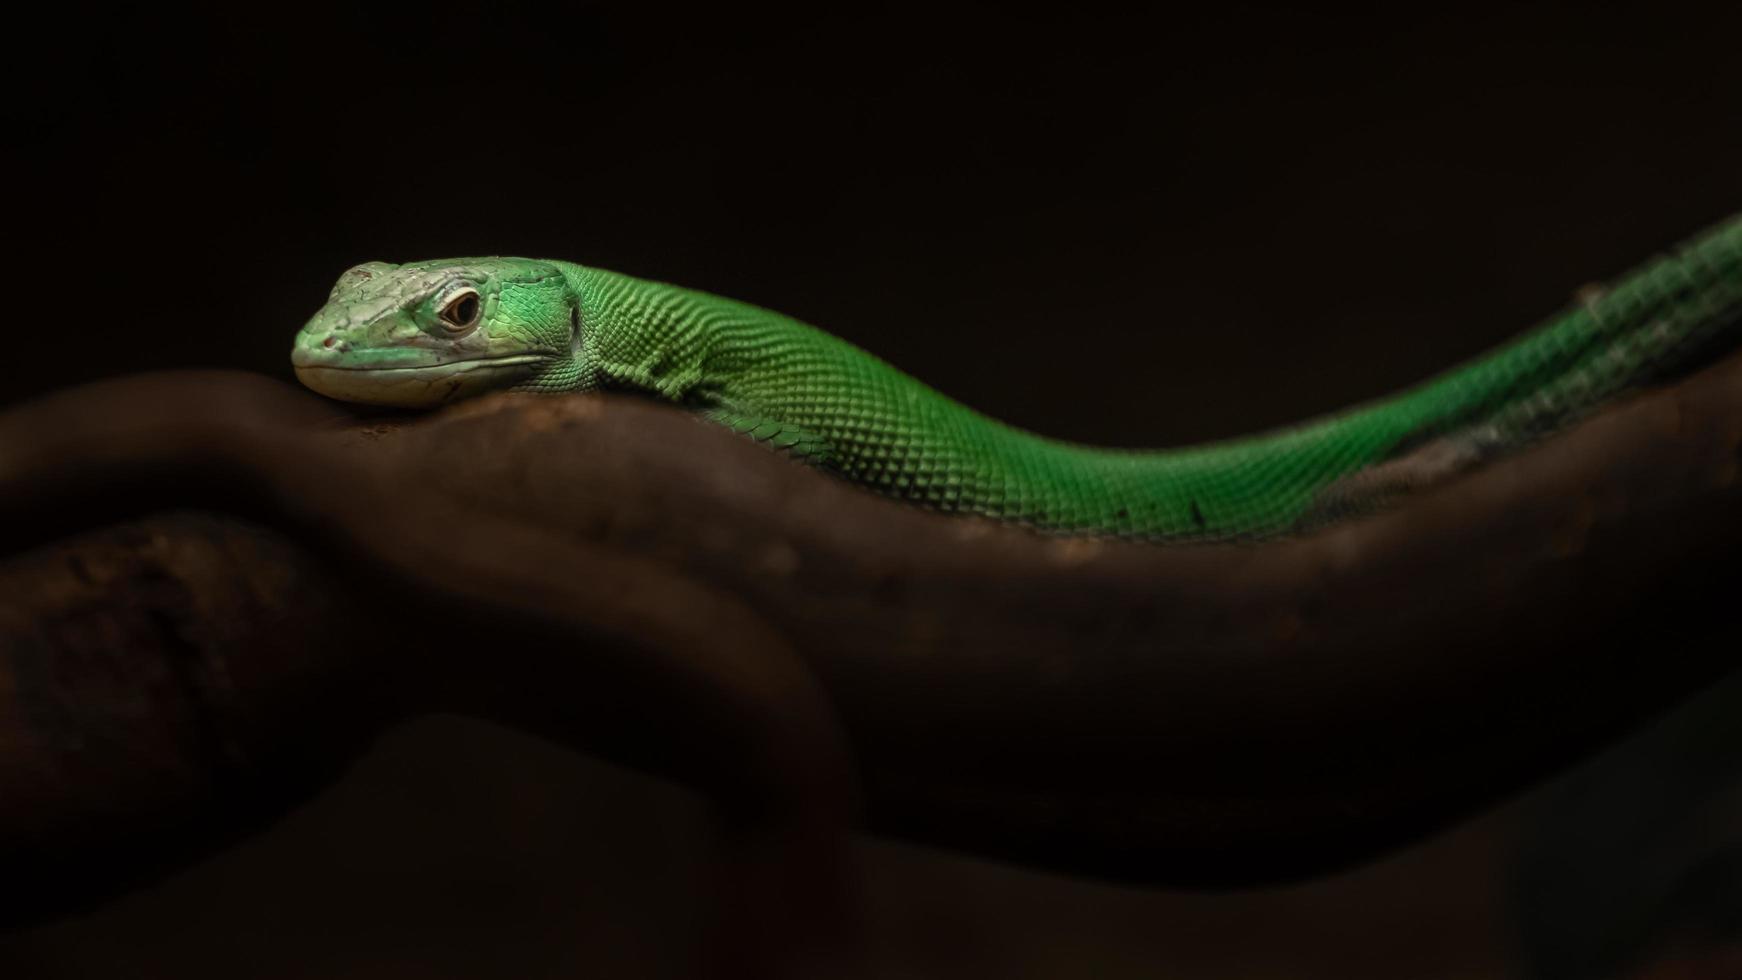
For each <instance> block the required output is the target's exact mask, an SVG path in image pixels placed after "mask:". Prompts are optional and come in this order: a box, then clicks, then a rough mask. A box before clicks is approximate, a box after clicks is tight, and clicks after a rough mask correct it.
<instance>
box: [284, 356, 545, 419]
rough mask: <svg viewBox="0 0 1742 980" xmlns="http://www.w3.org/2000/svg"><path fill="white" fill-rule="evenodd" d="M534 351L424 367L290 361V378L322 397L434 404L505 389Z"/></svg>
mask: <svg viewBox="0 0 1742 980" xmlns="http://www.w3.org/2000/svg"><path fill="white" fill-rule="evenodd" d="M544 360H545V358H544V357H541V356H537V355H524V356H516V357H501V358H493V359H490V360H476V361H453V362H450V363H447V364H437V365H432V366H430V367H417V368H374V369H364V370H356V369H351V368H335V367H312V366H310V367H304V366H302V365H298V366H297V367H296V379H297V380H298V381H301V382H302V383H303V384H304V385H307V386H308V387H309V388H311V389H313V390H314V391H316V392H319V393H320V394H323V395H325V396H327V397H328V398H337V399H338V400H340V401H346V402H359V403H361V404H364V405H392V406H395V407H398V408H434V407H435V406H437V405H445V404H447V403H448V402H451V401H457V400H459V399H461V398H469V397H471V396H473V395H482V394H486V393H488V392H492V391H506V390H508V389H509V388H512V387H513V386H514V385H516V384H519V383H520V382H522V381H525V380H527V379H528V378H531V377H532V376H533V375H535V374H537V373H538V369H539V365H540V364H541V363H542V362H543V361H544Z"/></svg>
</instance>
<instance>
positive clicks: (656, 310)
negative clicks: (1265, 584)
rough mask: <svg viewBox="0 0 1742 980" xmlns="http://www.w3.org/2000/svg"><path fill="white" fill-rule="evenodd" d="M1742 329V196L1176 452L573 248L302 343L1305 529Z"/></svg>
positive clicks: (408, 393)
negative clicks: (1375, 366)
mask: <svg viewBox="0 0 1742 980" xmlns="http://www.w3.org/2000/svg"><path fill="white" fill-rule="evenodd" d="M1738 333H1742V216H1738V217H1735V218H1731V219H1730V220H1729V221H1727V222H1725V223H1724V224H1721V225H1719V226H1717V227H1715V228H1713V229H1710V230H1708V231H1707V232H1705V233H1704V234H1702V235H1700V236H1698V237H1696V238H1694V239H1692V240H1690V241H1688V242H1687V243H1685V244H1683V245H1682V246H1680V247H1679V248H1677V249H1674V250H1673V251H1672V252H1671V253H1670V254H1668V255H1666V256H1662V257H1659V258H1656V259H1654V260H1652V261H1650V262H1648V263H1646V264H1644V265H1643V266H1641V267H1640V268H1638V269H1635V270H1634V271H1633V272H1631V273H1629V274H1627V275H1625V276H1623V277H1621V278H1619V279H1617V280H1616V281H1614V282H1613V283H1612V284H1611V285H1610V286H1609V287H1608V288H1607V289H1602V290H1592V291H1589V292H1587V293H1586V294H1584V296H1583V298H1582V299H1581V301H1580V302H1578V303H1575V304H1574V305H1572V306H1571V307H1569V308H1568V309H1567V310H1565V311H1564V312H1562V313H1561V314H1559V315H1558V316H1555V317H1553V318H1551V319H1550V320H1548V321H1547V322H1546V323H1544V324H1542V325H1541V326H1539V327H1537V328H1536V329H1535V330H1532V331H1530V332H1529V333H1526V334H1524V335H1523V336H1521V337H1519V338H1517V339H1515V340H1513V341H1512V342H1510V343H1508V344H1506V345H1504V346H1501V347H1499V348H1497V349H1495V350H1494V351H1492V352H1490V353H1488V354H1487V355H1485V356H1483V357H1480V358H1477V359H1475V360H1473V361H1471V362H1469V363H1467V364H1465V365H1463V366H1461V367H1458V368H1455V369H1453V370H1451V371H1448V372H1446V373H1445V374H1442V375H1440V376H1439V377H1436V378H1434V379H1431V380H1429V381H1427V382H1424V383H1422V384H1420V385H1417V386H1415V387H1413V388H1411V389H1408V390H1406V391H1403V392H1401V393H1399V394H1397V395H1394V396H1392V397H1389V398H1386V399H1382V400H1379V401H1375V402H1372V403H1370V404H1366V405H1361V406H1356V407H1354V408H1351V409H1348V410H1345V411H1343V412H1340V413H1336V414H1333V415H1330V416H1327V417H1324V418H1321V419H1317V420H1312V421H1309V422H1305V423H1302V424H1299V425H1295V426H1291V427H1288V428H1285V429H1281V430H1279V431H1275V432H1271V433H1266V434H1261V435H1256V436H1250V437H1246V438H1242V439H1236V440H1231V441H1227V442H1221V443H1215V444H1210V445H1203V446H1195V447H1187V448H1182V449H1176V450H1165V451H1147V450H1122V449H1103V448H1096V447H1091V446H1084V445H1078V444H1073V443H1067V442H1062V441H1057V440H1053V439H1047V438H1044V437H1041V436H1037V435H1034V434H1031V433H1028V432H1024V431H1021V430H1018V429H1016V428H1013V427H1011V426H1007V425H1005V424H1003V423H1000V422H998V421H996V420H994V419H991V418H988V417H986V416H984V415H981V414H979V413H977V412H975V411H973V410H971V409H969V408H967V407H965V406H963V405H961V404H959V403H957V402H954V401H952V400H950V399H949V398H947V397H946V396H944V395H942V394H940V393H939V392H937V391H936V390H934V389H932V388H930V387H928V386H926V385H924V384H922V383H920V382H918V381H916V380H914V379H913V378H911V377H909V376H907V375H905V374H903V373H901V372H900V371H898V370H896V369H895V368H894V367H891V366H890V365H888V364H886V363H884V362H883V361H881V360H879V359H877V358H876V357H874V356H872V355H870V354H868V353H866V352H865V351H862V350H860V349H858V348H856V347H854V346H852V345H851V344H848V343H847V342H845V341H843V340H840V339H838V338H836V337H833V336H831V335H829V334H827V333H824V332H823V331H820V330H817V329H816V328H813V327H810V326H807V325H805V324H803V323H800V322H798V321H797V320H793V319H791V318H789V317H785V316H782V315H780V314H778V313H773V312H770V311H767V310H763V309H759V308H757V307H754V306H751V305H748V304H745V303H740V302H736V301H733V300H729V299H724V298H721V297H717V296H711V295H708V294H705V293H701V292H696V291H693V290H688V289H683V288H680V287H677V286H671V285H667V284H664V283H658V282H650V281H646V280H642V279H636V278H632V277H630V276H626V275H622V274H619V273H615V272H608V271H605V270H602V269H595V268H590V267H587V266H581V265H575V264H572V263H567V262H556V261H536V260H529V259H518V258H474V259H444V260H438V261H428V262H415V263H410V264H406V265H391V264H388V263H383V262H371V263H367V264H365V265H360V266H357V267H355V268H353V269H351V270H349V271H347V272H346V273H345V274H344V275H343V276H341V277H340V279H339V281H338V283H337V284H336V285H335V286H334V287H333V291H332V294H331V297H330V298H329V300H328V302H327V304H326V306H324V307H323V308H322V309H321V310H320V311H319V312H317V313H316V314H315V315H314V317H313V318H312V319H310V320H309V322H308V324H307V325H306V326H304V327H303V329H302V330H301V331H300V332H299V333H298V334H297V337H296V341H295V345H294V347H293V348H292V351H291V361H292V363H293V364H294V366H295V368H296V373H297V376H298V377H299V378H300V379H301V380H302V381H303V383H304V384H306V385H308V386H309V387H310V388H313V389H314V390H315V391H318V392H321V393H322V394H325V395H328V396H331V397H334V398H340V399H345V400H348V401H356V402H366V403H371V404H380V405H397V406H409V407H431V406H435V405H440V404H443V403H445V402H448V401H450V400H453V399H457V398H463V397H468V396H472V395H478V394H482V393H485V392H490V391H529V392H548V393H563V392H581V391H595V390H613V389H617V390H623V389H627V390H632V391H637V392H642V393H647V394H651V395H654V396H656V397H658V398H660V399H663V400H666V401H669V402H671V403H674V404H676V405H680V406H683V407H685V408H688V409H691V410H693V411H695V412H697V413H699V414H701V415H703V416H704V417H706V418H708V419H711V420H713V421H715V422H718V423H720V424H721V425H724V426H729V427H730V428H732V429H734V430H736V431H738V432H741V433H744V434H746V435H748V436H750V437H753V438H755V439H758V440H760V441H762V442H764V443H767V444H768V445H770V446H772V447H775V448H777V449H779V450H781V451H783V452H786V453H788V454H790V455H792V456H794V457H797V458H799V459H802V460H804V461H806V462H809V463H812V464H814V465H816V466H819V467H822V468H825V469H827V470H830V471H832V472H834V473H837V474H839V475H840V476H843V477H845V478H846V479H848V480H851V481H853V482H856V483H859V484H861V485H863V486H866V487H869V488H872V489H874V490H877V491H880V492H882V493H885V494H888V495H891V496H894V497H899V498H902V499H905V500H909V501H913V502H916V503H919V504H922V505H925V506H928V507H932V508H936V509H938V510H943V511H951V512H961V513H972V514H979V515H983V516H986V517H990V518H992V519H994V520H998V521H1003V522H1007V523H1012V524H1020V525H1026V526H1029V527H1033V528H1037V529H1041V530H1045V531H1050V532H1055V533H1067V534H1070V533H1077V534H1095V535H1115V536H1120V537H1130V538H1141V539H1150V540H1176V539H1200V540H1201V539H1247V538H1260V537H1269V536H1275V535H1279V534H1285V533H1289V532H1292V531H1299V530H1302V529H1305V528H1308V527H1311V526H1314V525H1316V524H1318V523H1322V522H1323V521H1325V520H1329V519H1333V518H1336V517H1339V516H1342V515H1346V514H1350V513H1355V512H1360V511H1362V510H1366V509H1370V508H1371V507H1373V506H1376V505H1378V504H1379V503H1382V502H1383V501H1384V500H1386V499H1388V498H1389V497H1390V496H1392V495H1394V494H1396V493H1398V492H1401V491H1403V490H1407V489H1409V488H1411V487H1413V486H1417V485H1421V484H1423V483H1427V482H1431V481H1433V480H1434V479H1438V478H1440V477H1443V476H1444V475H1446V474H1448V473H1452V472H1457V471H1459V470H1461V469H1464V468H1467V467H1468V466H1470V465H1473V464H1474V463H1476V462H1479V461H1481V460H1485V459H1489V458H1492V457H1493V456H1495V455H1496V454H1498V453H1502V452H1505V451H1508V450H1510V449H1513V448H1516V447H1518V446H1521V445H1524V444H1526V443H1528V442H1530V441H1532V440H1534V439H1537V438H1539V437H1541V436H1543V435H1545V434H1547V433H1550V432H1553V431H1555V430H1556V429H1558V428H1561V427H1564V426H1565V425H1567V424H1568V423H1569V422H1571V421H1573V420H1576V419H1577V418H1579V417H1581V416H1583V415H1586V414H1588V413H1590V412H1591V411H1592V410H1594V409H1596V408H1598V407H1600V406H1602V405H1604V404H1605V403H1607V402H1610V401H1612V400H1614V399H1615V398H1617V397H1619V396H1621V395H1623V394H1624V393H1626V392H1628V391H1630V390H1633V389H1636V388H1638V387H1640V386H1642V385H1645V384H1649V383H1652V382H1655V381H1661V380H1662V379H1664V378H1666V377H1671V376H1673V375H1674V374H1676V373H1679V372H1685V371H1687V370H1690V369H1692V368H1694V367H1697V366H1699V365H1701V364H1703V363H1705V362H1707V361H1709V360H1710V359H1712V358H1713V357H1714V356H1715V354H1716V353H1717V352H1719V351H1722V350H1724V349H1726V348H1727V347H1728V346H1729V345H1731V344H1732V343H1733V342H1734V341H1735V340H1736V339H1737V335H1738Z"/></svg>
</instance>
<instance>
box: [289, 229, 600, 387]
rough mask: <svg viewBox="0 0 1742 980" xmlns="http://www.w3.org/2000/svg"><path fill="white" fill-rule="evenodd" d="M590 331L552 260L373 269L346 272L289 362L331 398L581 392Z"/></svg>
mask: <svg viewBox="0 0 1742 980" xmlns="http://www.w3.org/2000/svg"><path fill="white" fill-rule="evenodd" d="M579 333H580V306H579V302H578V300H577V297H576V295H575V291H574V289H573V287H572V286H571V285H570V283H569V281H568V280H567V279H566V278H565V277H564V275H563V273H562V271H561V270H559V269H558V268H556V267H555V266H553V265H550V264H548V263H544V262H535V261H531V260H528V259H512V258H484V259H440V260H435V261H430V262H414V263H410V264H406V265H392V264H389V263H386V262H366V263H364V264H362V265H359V266H356V267H354V268H351V269H348V270H346V272H345V274H344V275H342V276H340V277H339V281H338V282H337V283H336V284H334V286H333V291H332V293H331V295H329V296H328V298H327V304H326V305H325V306H323V307H321V309H320V311H319V312H317V313H316V314H315V315H314V316H313V317H312V318H310V320H309V321H308V323H307V324H305V325H304V326H303V328H302V330H301V331H299V332H298V333H297V335H296V342H295V344H294V345H293V346H292V347H291V351H290V362H291V364H292V365H293V366H294V367H295V368H296V376H297V378H298V379H299V380H300V381H302V383H303V384H305V385H307V386H308V387H310V388H312V389H314V390H315V391H318V392H320V393H321V394H323V395H327V396H328V397H331V398H338V399H341V400H344V401H351V402H365V403H368V404H372V405H397V406H403V407H407V408H426V407H430V406H434V405H440V404H443V403H445V402H448V401H452V400H454V399H456V398H464V397H466V396H469V395H477V394H483V393H485V392H490V391H513V390H527V389H537V388H539V387H541V386H549V385H551V384H552V383H553V380H552V379H555V378H566V379H567V380H568V383H567V384H565V385H564V387H568V388H573V387H577V385H576V384H575V382H574V375H575V374H576V366H577V357H576V350H577V347H578V344H579Z"/></svg>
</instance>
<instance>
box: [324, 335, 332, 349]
mask: <svg viewBox="0 0 1742 980" xmlns="http://www.w3.org/2000/svg"><path fill="white" fill-rule="evenodd" d="M321 346H322V347H331V346H333V335H332V334H328V335H327V339H326V340H323V341H321Z"/></svg>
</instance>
